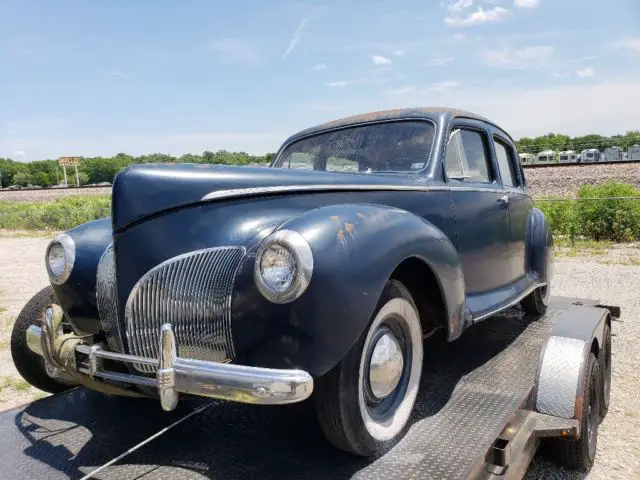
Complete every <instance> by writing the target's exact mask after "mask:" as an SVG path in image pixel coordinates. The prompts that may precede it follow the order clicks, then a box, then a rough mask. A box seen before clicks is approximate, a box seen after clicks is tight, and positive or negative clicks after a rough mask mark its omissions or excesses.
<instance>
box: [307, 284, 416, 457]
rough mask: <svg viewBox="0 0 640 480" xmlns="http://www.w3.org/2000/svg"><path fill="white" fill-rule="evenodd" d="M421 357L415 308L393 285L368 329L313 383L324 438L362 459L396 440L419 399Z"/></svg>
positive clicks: (387, 288)
mask: <svg viewBox="0 0 640 480" xmlns="http://www.w3.org/2000/svg"><path fill="white" fill-rule="evenodd" d="M422 355H423V349H422V328H421V324H420V317H419V315H418V309H417V308H416V305H415V303H414V301H413V299H412V297H411V294H410V293H409V291H408V290H407V289H406V288H405V287H404V285H402V283H400V282H398V281H396V280H391V281H390V282H388V283H387V285H386V286H385V289H384V291H383V293H382V295H381V297H380V301H379V303H378V307H377V309H376V311H375V312H374V314H373V318H372V320H371V322H370V324H369V328H368V329H367V330H365V332H363V334H362V336H361V337H360V339H359V340H358V342H356V344H355V345H354V346H353V347H352V348H351V350H350V351H349V353H348V354H347V355H346V356H345V358H344V359H343V360H342V361H341V362H340V363H339V364H338V365H336V366H335V367H334V368H333V369H332V370H330V371H329V372H328V373H327V374H326V375H324V376H323V377H321V378H320V379H318V382H317V383H316V385H317V387H316V394H315V404H316V411H317V414H318V418H319V421H320V425H321V428H322V430H323V432H324V434H325V436H326V437H327V439H328V440H329V441H330V442H331V443H332V444H333V445H335V446H336V447H338V448H340V449H342V450H345V451H347V452H350V453H354V454H356V455H361V456H370V455H374V454H376V453H378V452H379V451H381V450H383V449H384V448H385V447H386V446H388V445H390V444H393V443H394V442H395V441H397V440H399V439H400V438H401V437H402V436H403V435H404V432H405V427H406V426H407V422H408V421H409V417H410V415H411V412H412V411H413V406H414V404H415V401H416V397H417V395H418V387H419V384H420V377H421V374H422Z"/></svg>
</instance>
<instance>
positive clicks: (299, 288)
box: [253, 230, 313, 303]
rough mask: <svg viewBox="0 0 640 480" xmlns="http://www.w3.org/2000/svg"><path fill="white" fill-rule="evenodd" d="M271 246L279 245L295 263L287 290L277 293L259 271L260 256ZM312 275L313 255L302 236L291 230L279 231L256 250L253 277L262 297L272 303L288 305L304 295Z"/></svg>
mask: <svg viewBox="0 0 640 480" xmlns="http://www.w3.org/2000/svg"><path fill="white" fill-rule="evenodd" d="M273 245H279V246H281V247H283V248H285V249H286V250H288V251H289V253H290V254H291V255H292V256H293V258H294V259H295V262H296V272H295V277H294V279H293V281H292V282H291V285H290V286H289V288H288V289H287V290H285V291H279V290H276V289H274V288H272V287H271V286H270V285H269V284H268V283H267V282H265V280H264V278H263V276H262V273H261V271H260V263H261V260H262V255H263V254H264V253H265V252H266V251H267V249H268V248H269V247H271V246H273ZM312 273H313V253H312V252H311V247H310V246H309V244H308V243H307V241H306V240H305V239H304V237H303V236H302V235H300V234H299V233H298V232H294V231H293V230H279V231H277V232H274V233H272V234H271V235H269V236H268V237H267V238H265V239H264V240H263V241H262V244H261V245H260V247H259V248H258V251H257V252H256V257H255V263H254V267H253V277H254V280H255V282H256V285H257V287H258V290H259V291H260V293H262V295H263V296H264V297H265V298H266V299H267V300H269V301H270V302H273V303H289V302H292V301H293V300H295V299H297V298H298V297H300V295H302V294H303V293H304V291H305V290H306V289H307V287H308V286H309V282H310V281H311V275H312Z"/></svg>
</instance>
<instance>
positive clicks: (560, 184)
mask: <svg viewBox="0 0 640 480" xmlns="http://www.w3.org/2000/svg"><path fill="white" fill-rule="evenodd" d="M525 176H526V178H527V183H528V184H529V188H530V190H531V193H532V194H533V195H534V196H535V197H550V196H553V197H569V198H573V197H575V196H576V195H577V193H578V189H579V188H580V186H581V185H584V184H589V185H597V184H600V183H604V182H608V181H611V180H616V181H620V182H627V183H632V184H634V185H635V186H636V187H639V188H640V163H631V164H614V165H597V164H592V165H580V166H572V167H564V166H563V167H540V168H526V169H525ZM109 193H111V187H96V188H83V189H49V190H28V191H27V190H24V191H20V190H0V200H14V201H18V202H27V201H36V200H53V199H55V198H61V197H66V196H71V195H108V194H109Z"/></svg>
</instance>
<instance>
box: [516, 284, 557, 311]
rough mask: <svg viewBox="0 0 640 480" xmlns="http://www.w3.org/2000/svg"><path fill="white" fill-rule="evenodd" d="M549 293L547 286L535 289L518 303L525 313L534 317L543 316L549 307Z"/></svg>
mask: <svg viewBox="0 0 640 480" xmlns="http://www.w3.org/2000/svg"><path fill="white" fill-rule="evenodd" d="M549 298H550V291H549V286H548V285H545V286H543V287H538V288H536V289H535V290H534V291H533V292H531V293H530V294H529V295H527V296H526V297H524V298H523V299H522V300H521V301H520V306H521V307H522V309H523V310H524V311H525V312H526V313H532V314H534V315H544V314H545V313H547V307H548V306H549Z"/></svg>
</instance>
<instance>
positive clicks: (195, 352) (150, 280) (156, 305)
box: [125, 247, 244, 372]
mask: <svg viewBox="0 0 640 480" xmlns="http://www.w3.org/2000/svg"><path fill="white" fill-rule="evenodd" d="M243 256H244V248H241V247H217V248H209V249H205V250H198V251H194V252H189V253H187V254H184V255H179V256H177V257H174V258H171V259H169V260H166V261H165V262H163V263H161V264H160V265H158V266H156V267H154V268H152V269H151V270H149V271H148V272H147V273H146V274H145V275H144V276H143V277H142V278H141V279H140V280H139V281H138V283H136V285H135V286H134V287H133V290H132V291H131V294H130V295H129V298H128V300H127V305H126V308H125V318H126V335H127V341H128V344H129V349H130V350H131V353H132V354H134V355H139V356H144V357H152V358H158V354H159V352H158V350H159V341H160V326H161V325H162V324H163V323H170V324H171V325H172V326H173V328H174V332H175V334H176V340H177V343H178V352H179V355H180V356H181V357H185V358H193V359H197V360H208V361H213V362H223V361H227V360H230V359H233V357H234V356H235V351H234V345H233V338H232V334H231V293H232V291H233V282H234V279H235V275H236V272H237V270H238V267H239V266H240V261H241V260H242V257H243ZM135 367H136V368H137V369H138V370H140V371H144V372H150V371H153V368H152V367H149V366H148V365H136V366H135Z"/></svg>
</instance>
